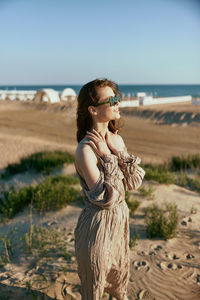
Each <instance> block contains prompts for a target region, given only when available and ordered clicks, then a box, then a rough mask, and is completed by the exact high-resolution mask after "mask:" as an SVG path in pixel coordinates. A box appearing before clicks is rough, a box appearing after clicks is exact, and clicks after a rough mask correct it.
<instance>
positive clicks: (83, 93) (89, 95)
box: [76, 78, 121, 142]
mask: <svg viewBox="0 0 200 300" xmlns="http://www.w3.org/2000/svg"><path fill="white" fill-rule="evenodd" d="M105 86H109V87H111V88H112V90H113V92H114V93H115V95H117V94H118V95H119V96H120V98H121V94H120V91H119V88H118V85H117V84H116V83H115V82H114V81H111V80H108V79H106V78H105V79H95V80H93V81H90V82H88V83H86V84H85V85H84V86H83V87H82V88H81V90H80V92H79V95H78V107H77V120H76V121H77V122H76V123H77V141H78V142H80V141H81V140H82V139H83V138H84V136H85V135H86V131H87V130H91V128H92V124H93V121H92V117H91V115H90V113H89V111H88V107H89V106H90V105H94V104H95V103H97V102H98V101H99V98H98V94H97V89H98V88H99V87H105ZM108 128H109V130H110V131H111V132H115V131H116V130H117V129H119V125H118V126H117V125H116V121H115V120H111V121H109V123H108Z"/></svg>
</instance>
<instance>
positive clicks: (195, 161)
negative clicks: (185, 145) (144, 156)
mask: <svg viewBox="0 0 200 300" xmlns="http://www.w3.org/2000/svg"><path fill="white" fill-rule="evenodd" d="M141 166H142V168H143V169H144V170H145V172H146V174H145V179H146V180H155V181H157V182H159V183H165V184H172V183H174V184H178V185H181V186H185V187H187V188H190V189H194V190H197V191H198V192H199V191H200V173H199V170H200V154H190V155H188V156H186V157H172V159H171V160H170V161H169V162H168V163H165V164H163V165H161V164H159V165H151V164H143V165H141ZM188 171H192V172H193V173H194V174H195V178H194V179H192V178H191V177H190V176H188V173H187V172H188Z"/></svg>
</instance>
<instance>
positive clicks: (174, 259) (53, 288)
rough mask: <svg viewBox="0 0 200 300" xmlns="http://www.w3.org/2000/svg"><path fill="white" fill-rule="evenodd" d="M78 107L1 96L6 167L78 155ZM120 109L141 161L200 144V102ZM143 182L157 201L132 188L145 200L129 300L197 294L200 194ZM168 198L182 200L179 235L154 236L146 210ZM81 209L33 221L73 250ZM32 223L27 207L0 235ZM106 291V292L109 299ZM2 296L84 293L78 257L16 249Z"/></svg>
mask: <svg viewBox="0 0 200 300" xmlns="http://www.w3.org/2000/svg"><path fill="white" fill-rule="evenodd" d="M75 114H76V105H75V104H74V105H73V104H71V105H69V106H67V107H65V106H59V105H50V104H46V105H34V104H32V103H20V102H16V103H14V102H10V101H6V102H1V101H0V173H3V171H4V168H6V166H7V165H8V164H10V163H14V162H19V161H20V159H21V158H23V157H25V156H27V155H30V154H32V153H36V152H39V151H47V150H61V151H68V152H70V153H72V154H74V151H75V149H76V146H77V142H76V120H75ZM121 116H122V121H123V123H124V126H123V127H122V129H121V130H120V134H121V135H122V137H123V138H124V141H125V144H126V145H127V148H128V152H129V153H133V154H135V155H138V156H139V157H140V158H141V159H142V162H143V163H164V162H167V161H168V160H169V159H170V158H171V157H172V156H181V155H188V154H192V153H193V154H194V153H199V151H200V130H199V129H200V128H199V125H200V109H199V108H198V107H193V106H191V105H186V104H184V105H181V104H176V105H157V106H155V107H152V106H151V107H148V108H147V107H140V108H137V109H135V108H126V109H125V108H124V109H121ZM59 172H60V174H74V175H75V169H74V166H73V164H71V165H67V166H63V168H61V169H60V171H59ZM44 178H45V176H44V175H42V174H32V173H28V172H27V173H26V174H17V175H14V176H13V177H11V178H10V179H9V180H5V179H0V184H1V187H3V186H5V185H6V184H7V185H9V186H12V185H13V186H15V187H22V186H27V185H30V184H32V183H33V184H38V183H39V182H42V181H43V180H44ZM143 185H144V186H149V185H150V186H151V187H152V189H153V195H154V200H149V199H147V198H146V197H144V196H142V195H141V193H140V192H139V191H132V192H131V197H133V198H134V199H137V200H138V201H139V202H140V206H139V207H138V209H137V210H136V212H135V214H134V215H130V233H131V237H133V236H134V235H135V234H139V238H138V239H137V241H136V245H135V246H134V247H133V248H132V249H130V271H131V272H130V282H129V286H128V297H129V299H130V300H136V299H145V300H153V299H156V300H198V299H200V260H199V257H200V231H199V224H200V213H199V212H200V193H199V192H197V191H194V190H190V189H186V188H184V187H181V186H178V185H175V184H169V185H167V184H159V183H157V182H154V181H147V180H144V183H143ZM166 201H169V202H171V203H175V204H176V205H177V207H178V213H179V220H178V227H177V235H176V236H175V237H174V238H172V239H169V240H168V241H165V240H163V239H149V238H147V236H146V233H145V221H144V209H145V208H146V207H147V206H148V205H150V204H151V203H158V204H159V205H163V204H164V203H165V202H166ZM194 208H195V209H194ZM81 210H82V206H81V205H76V204H71V205H68V206H66V207H64V208H62V209H60V210H58V211H56V212H48V213H46V214H45V215H44V216H41V215H39V214H36V213H35V214H33V216H32V222H33V224H35V225H40V226H44V227H45V228H47V229H53V230H55V231H57V232H59V233H60V234H61V235H62V238H63V240H64V241H65V243H66V245H67V248H68V249H69V251H71V252H72V253H73V251H74V236H73V231H74V228H75V225H76V222H77V219H78V216H79V214H80V212H81ZM29 223H30V211H29V208H25V210H24V211H23V212H20V213H19V214H17V215H16V216H15V217H14V218H13V219H11V220H10V221H9V222H6V223H0V234H1V235H2V234H6V233H7V232H8V231H12V230H13V229H14V228H16V227H17V228H18V231H17V232H16V233H15V240H17V239H18V238H19V237H20V236H21V235H22V234H23V233H24V232H25V231H26V229H27V228H28V227H29ZM44 274H45V275H44ZM42 276H43V277H42ZM44 277H45V278H46V279H45V280H44ZM38 278H40V279H39V280H38ZM41 278H43V279H41ZM1 295H3V296H1ZM6 296H7V297H10V298H5V297H6ZM1 297H2V298H1ZM3 297H4V298H3ZM33 297H35V298H33ZM108 298H109V297H108V295H106V294H105V295H104V299H108ZM0 299H60V300H61V299H74V300H80V299H81V295H80V281H79V278H78V275H77V263H76V259H75V256H74V255H72V256H71V259H70V260H69V261H67V260H64V259H60V258H59V259H57V258H55V259H53V260H48V259H46V258H42V257H40V260H39V261H37V263H36V261H35V258H34V257H33V256H31V255H29V256H28V255H25V254H24V255H22V256H21V255H20V256H19V255H18V254H17V253H15V255H13V259H11V261H10V263H7V264H6V265H4V266H0Z"/></svg>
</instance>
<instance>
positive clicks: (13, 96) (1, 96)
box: [0, 90, 36, 101]
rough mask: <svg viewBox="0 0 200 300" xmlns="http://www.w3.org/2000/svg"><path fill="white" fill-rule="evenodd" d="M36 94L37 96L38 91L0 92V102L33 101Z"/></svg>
mask: <svg viewBox="0 0 200 300" xmlns="http://www.w3.org/2000/svg"><path fill="white" fill-rule="evenodd" d="M35 94H36V91H16V90H14V91H8V90H0V100H10V101H17V100H18V101H27V100H33V98H34V96H35Z"/></svg>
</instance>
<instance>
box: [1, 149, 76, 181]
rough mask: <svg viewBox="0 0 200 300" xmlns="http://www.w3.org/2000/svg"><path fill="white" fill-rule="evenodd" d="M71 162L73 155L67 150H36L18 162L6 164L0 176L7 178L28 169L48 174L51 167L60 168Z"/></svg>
mask: <svg viewBox="0 0 200 300" xmlns="http://www.w3.org/2000/svg"><path fill="white" fill-rule="evenodd" d="M73 162H74V156H73V155H71V154H70V153H68V152H62V151H52V152H50V151H48V152H38V153H34V154H32V155H30V156H28V157H25V158H22V159H21V161H20V162H19V163H16V164H10V165H8V166H7V168H6V169H5V172H4V173H3V174H2V178H7V177H9V176H11V175H14V174H17V173H24V172H26V171H29V170H35V171H37V172H43V173H45V174H50V172H51V171H52V169H53V168H60V167H61V166H62V165H63V164H64V163H73Z"/></svg>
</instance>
